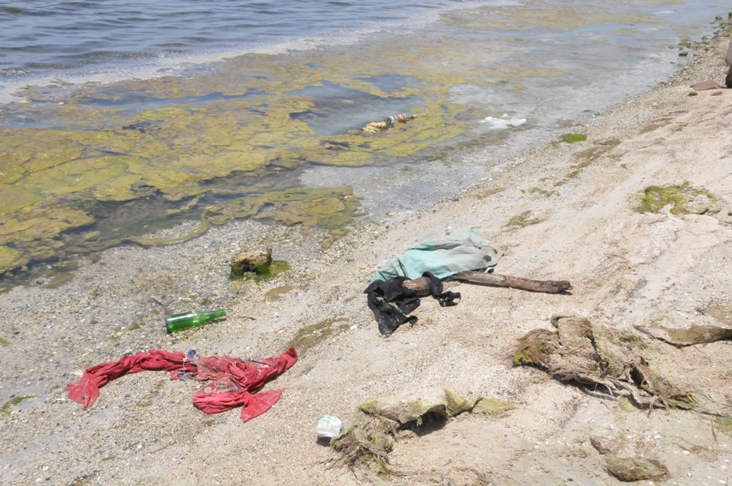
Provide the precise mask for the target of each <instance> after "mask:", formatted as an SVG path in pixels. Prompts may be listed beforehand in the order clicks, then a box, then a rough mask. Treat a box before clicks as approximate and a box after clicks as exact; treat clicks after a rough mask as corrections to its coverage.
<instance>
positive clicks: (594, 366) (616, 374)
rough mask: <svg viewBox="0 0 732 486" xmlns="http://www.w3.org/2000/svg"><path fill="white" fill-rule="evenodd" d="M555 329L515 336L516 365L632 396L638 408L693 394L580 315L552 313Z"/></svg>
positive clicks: (683, 400)
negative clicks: (516, 342) (676, 384)
mask: <svg viewBox="0 0 732 486" xmlns="http://www.w3.org/2000/svg"><path fill="white" fill-rule="evenodd" d="M551 322H552V325H553V326H554V327H555V328H556V329H557V331H556V332H553V331H548V330H543V329H540V330H534V331H531V332H529V333H528V334H527V335H525V336H524V337H523V338H521V339H520V340H519V343H518V346H517V348H516V352H515V354H514V364H515V365H534V366H537V367H539V368H541V369H544V370H546V371H547V372H548V373H550V374H551V375H552V376H554V377H555V378H558V379H560V380H562V381H571V382H576V383H580V384H583V385H588V386H592V387H593V388H594V389H604V390H606V391H607V393H609V394H610V395H611V396H613V397H618V396H625V397H629V398H632V399H633V400H634V401H635V403H636V404H637V405H638V406H640V407H659V408H668V407H676V408H691V404H692V403H693V397H692V396H691V394H690V393H688V392H684V391H682V390H680V389H678V388H677V387H676V386H674V385H672V384H671V383H670V382H669V381H668V380H666V379H665V378H663V377H662V376H659V375H658V374H656V373H654V372H653V371H652V370H651V369H650V367H649V366H648V362H647V361H646V360H645V359H644V358H643V356H641V355H640V354H638V353H637V352H636V351H634V350H633V349H631V348H630V347H629V346H628V345H627V344H626V343H625V342H624V341H623V340H622V339H621V338H619V337H617V336H615V335H613V334H612V333H610V331H608V330H606V329H603V328H601V327H599V326H595V325H593V324H592V323H590V321H588V320H587V319H585V318H584V317H579V316H565V315H555V316H553V317H552V320H551Z"/></svg>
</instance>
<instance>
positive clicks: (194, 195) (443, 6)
mask: <svg viewBox="0 0 732 486" xmlns="http://www.w3.org/2000/svg"><path fill="white" fill-rule="evenodd" d="M214 3H215V2H214ZM24 5H26V7H23V8H25V10H23V8H21V10H22V12H20V13H18V12H15V13H13V12H10V13H9V11H8V10H7V9H6V11H5V13H4V14H3V15H5V16H6V19H5V21H7V16H11V17H12V18H13V19H14V20H13V21H14V22H17V27H18V28H17V29H15V28H14V29H13V34H12V35H15V36H16V37H13V39H15V40H13V42H19V43H22V42H21V40H22V39H23V38H26V39H27V42H28V45H31V44H33V45H36V46H45V47H43V48H41V47H38V48H37V49H36V48H34V49H35V50H34V49H31V50H29V51H26V53H25V54H24V55H23V56H16V57H13V56H15V54H13V53H14V52H16V51H17V50H12V49H11V50H9V51H8V50H6V51H3V52H2V53H3V55H4V57H2V58H0V59H1V60H2V62H3V63H4V64H3V66H5V69H6V71H5V72H4V74H2V75H1V76H3V78H2V80H3V82H6V87H7V86H9V84H8V83H7V80H8V79H11V78H12V79H15V81H17V79H16V78H17V76H20V77H21V78H22V80H23V82H29V83H31V84H29V85H28V86H27V87H26V88H23V89H20V90H16V91H15V96H14V97H13V98H12V99H15V100H16V101H15V102H12V103H9V104H5V105H3V106H1V107H0V110H2V112H1V113H0V132H1V133H0V135H1V136H0V156H2V157H1V158H0V160H2V162H1V163H2V164H3V166H2V173H0V269H1V270H2V271H3V272H6V271H9V272H11V274H10V275H11V276H10V277H8V278H10V279H17V278H19V277H21V276H22V275H23V274H24V272H22V271H19V269H20V268H21V267H23V266H26V267H27V266H32V265H33V264H34V263H36V262H43V261H51V262H53V261H58V260H61V261H63V260H64V259H66V258H69V257H70V256H71V255H74V254H79V253H87V252H90V251H98V250H101V249H104V248H107V247H109V246H114V245H117V244H123V243H135V244H143V245H147V244H160V243H164V242H163V241H161V240H157V239H154V238H151V237H150V236H149V235H150V234H151V233H154V232H155V231H156V230H158V229H161V228H166V227H170V226H173V225H176V224H179V223H180V222H181V221H190V220H199V219H200V220H201V221H202V222H201V226H200V229H201V230H204V229H205V225H207V224H209V223H210V224H222V223H224V222H226V221H228V220H231V219H233V218H243V217H254V218H260V219H264V220H272V221H278V222H282V223H285V224H299V225H303V226H305V227H311V226H323V227H326V228H338V227H342V226H344V225H348V224H349V223H350V222H351V221H352V220H353V218H354V217H356V216H357V215H358V214H366V215H368V216H369V217H371V218H373V219H382V218H384V217H385V214H386V213H387V212H388V213H389V214H391V215H392V216H391V217H393V218H395V219H399V218H403V217H406V216H407V215H409V214H412V213H413V212H415V211H417V210H419V209H421V208H424V207H427V206H429V205H431V204H433V203H434V202H436V201H437V200H438V199H439V198H441V197H444V196H447V195H451V194H454V193H457V192H459V190H460V188H461V187H462V186H463V185H464V184H468V183H471V182H474V181H476V180H479V179H481V178H484V177H487V176H488V175H489V174H490V170H492V168H495V167H496V166H500V164H501V163H502V162H504V161H505V160H506V159H507V158H508V157H510V156H511V155H515V154H516V153H518V152H519V151H521V150H524V149H526V148H528V147H531V146H533V145H536V144H538V143H542V142H546V141H549V140H552V139H553V138H556V137H557V136H558V135H560V134H561V133H564V132H566V131H567V130H568V127H571V126H574V125H577V124H581V123H586V122H591V121H592V120H593V119H595V118H596V117H598V116H601V112H602V111H603V110H604V109H606V108H607V107H608V106H610V105H612V104H614V103H617V102H619V101H621V100H623V99H625V98H627V97H628V96H631V95H633V94H637V93H639V92H641V91H643V90H645V89H648V88H649V87H650V86H652V85H654V84H656V83H658V82H659V81H661V80H663V79H664V78H666V77H668V76H669V75H671V74H672V73H673V72H675V71H676V70H678V69H679V66H680V63H682V62H684V61H685V59H688V58H683V57H682V58H680V57H679V52H680V51H686V50H687V47H686V43H687V40H688V39H689V38H692V39H694V40H697V41H702V42H703V40H702V38H701V36H702V35H704V34H711V32H712V31H713V30H714V29H715V22H714V19H715V16H717V15H722V16H724V17H725V18H726V13H725V12H724V11H723V10H722V8H721V7H720V6H718V5H717V4H715V3H713V2H709V1H694V2H686V3H683V4H682V3H665V2H656V1H650V2H643V1H636V2H632V1H631V2H622V3H616V4H613V5H608V4H607V3H602V2H596V3H579V2H540V1H533V2H527V3H526V4H523V5H519V4H508V3H502V4H498V3H495V2H492V3H489V4H488V3H487V2H474V3H470V4H468V3H458V2H427V3H422V4H420V6H417V5H412V6H405V7H399V8H395V7H389V8H386V7H385V5H386V3H385V2H375V3H371V4H370V5H368V6H365V5H361V4H351V3H347V2H338V3H330V2H310V3H306V2H289V3H287V5H286V6H284V7H283V6H276V7H272V6H271V5H270V4H269V3H266V2H260V3H257V4H254V3H251V2H226V5H227V7H226V8H225V9H222V10H217V9H216V8H215V7H217V5H215V4H212V3H211V2H209V3H208V4H207V6H206V7H205V8H206V9H209V10H212V11H213V13H212V14H211V15H210V17H211V18H210V19H209V18H208V17H209V16H208V15H206V16H202V17H201V18H200V19H199V22H198V23H200V24H201V25H200V26H199V25H198V23H197V24H195V28H194V27H193V26H191V27H189V26H187V27H185V28H176V27H175V24H172V23H171V22H170V19H169V18H170V15H169V13H170V10H169V8H172V7H171V5H172V4H171V3H170V2H160V3H159V4H156V5H155V6H154V7H153V8H150V9H147V10H145V12H144V15H145V16H146V17H145V18H147V19H148V20H146V21H145V22H139V25H138V22H135V21H133V20H130V19H133V18H135V17H134V15H133V14H132V13H130V12H133V11H134V10H135V8H137V7H135V5H136V4H135V3H134V2H133V3H132V4H129V3H128V4H127V6H126V7H124V8H126V9H128V10H129V11H128V10H125V12H126V13H123V14H120V13H119V11H115V10H105V11H100V10H99V8H98V4H95V3H83V4H76V3H74V4H72V3H61V4H58V5H59V7H58V9H59V11H58V12H56V13H53V14H49V15H45V16H40V17H38V19H40V20H38V22H39V24H38V27H39V28H38V29H33V30H32V32H33V33H32V34H30V33H28V32H30V30H29V29H30V26H32V25H34V24H33V22H34V21H32V20H30V19H31V18H32V17H31V14H30V13H29V12H30V11H31V10H33V9H36V10H35V11H36V12H37V11H40V10H42V9H46V10H48V9H51V10H53V8H55V7H53V5H54V4H52V3H51V2H42V1H38V2H30V3H27V4H26V3H24ZM130 5H131V6H130ZM200 5H201V4H200V3H198V2H195V3H193V2H191V3H190V5H189V4H188V3H185V2H184V3H182V4H180V5H179V7H178V8H179V9H180V10H181V12H182V13H181V16H180V17H181V18H185V17H186V16H189V17H190V18H194V17H196V15H197V14H200V12H199V11H198V10H197V9H198V8H201V7H200ZM75 6H76V7H78V9H80V10H79V12H80V13H79V14H78V15H72V12H73V8H75ZM244 6H246V8H249V9H253V10H252V11H254V10H256V12H255V13H254V14H251V16H250V15H249V14H247V16H244V15H241V16H237V15H238V14H236V13H235V12H237V11H238V10H236V9H237V8H244ZM187 7H190V9H189V10H186V8H187ZM456 7H459V8H456ZM39 9H40V10H39ZM166 9H167V10H166ZM319 9H321V10H319ZM322 9H326V10H327V12H329V13H328V15H324V14H323V10H322ZM46 10H43V11H46ZM138 10H139V11H140V12H141V11H142V10H141V7H140V9H138ZM420 10H423V11H424V12H426V13H424V12H423V13H420ZM115 12H116V13H115ZM128 14H129V15H130V16H129V18H128V17H125V15H128ZM331 14H332V15H331ZM135 15H143V14H141V13H139V12H138V14H135ZM259 16H262V18H265V17H266V18H267V19H269V20H267V21H265V20H261V21H257V22H254V23H255V24H256V25H255V26H252V27H251V30H247V29H249V28H248V27H247V29H244V30H246V32H247V35H243V34H242V35H241V36H239V40H240V41H241V42H240V43H239V44H236V45H233V44H231V43H230V41H231V39H230V38H229V36H232V35H233V34H231V29H229V28H224V27H222V25H238V24H237V22H242V21H241V20H237V19H241V18H245V17H246V18H248V19H255V20H256V19H259V18H260V17H259ZM117 17H120V18H121V19H122V20H120V21H119V22H118V23H114V22H113V21H112V20H110V19H115V18H117ZM204 17H205V18H204ZM33 18H35V17H33ZM315 18H317V20H312V19H315ZM407 18H409V20H408V21H406V20H405V19H407ZM51 19H56V20H55V21H56V24H55V25H56V28H50V27H49V25H51V24H49V22H53V21H52V20H51ZM125 19H127V20H125ZM308 19H310V20H308ZM311 20H312V21H311ZM176 22H177V21H176ZM227 22H228V23H227ZM267 22H272V23H277V22H280V24H281V25H282V26H284V27H283V28H281V29H279V31H278V33H277V34H272V35H271V36H270V37H271V38H270V39H269V40H268V41H267V42H266V44H267V49H265V50H253V48H254V47H256V46H260V47H261V46H262V45H263V44H262V42H263V41H262V36H265V34H264V33H261V31H262V29H263V28H264V27H266V25H267ZM298 22H301V23H304V24H307V25H308V28H309V29H310V30H309V31H305V32H302V31H298V29H297V28H296V25H297V23H298ZM87 24H88V28H87V27H85V26H86V25H87ZM343 25H347V26H348V27H349V29H348V32H350V34H349V35H348V36H346V35H343V32H344V31H343V29H342V27H343ZM718 25H719V22H717V24H716V26H717V27H718ZM105 26H106V28H108V30H109V35H106V34H105V36H101V37H100V36H96V37H97V40H96V41H95V42H96V44H95V43H94V42H91V40H90V39H92V38H94V37H95V32H98V31H99V30H102V31H104V29H105ZM199 27H200V29H204V30H206V29H208V30H207V31H209V32H211V33H212V34H211V35H210V36H208V37H207V36H205V35H197V34H195V32H196V29H198V28H199ZM24 29H25V30H24ZM95 29H96V30H95ZM126 29H127V30H126ZM359 29H360V30H359ZM265 30H266V29H265ZM25 31H28V32H26V33H25V34H23V32H25ZM3 32H4V33H3V34H0V35H6V36H7V35H11V34H8V33H7V31H3ZM69 32H71V33H72V34H69ZM156 32H161V36H159V37H156V36H155V35H154V34H155V33H156ZM257 32H259V34H257ZM298 32H299V33H300V39H301V40H299V41H295V42H294V43H293V38H294V37H293V36H295V35H296V34H297V33H298ZM194 34H195V35H194ZM214 34H216V35H214ZM310 34H312V35H313V36H315V37H313V39H310V40H307V41H306V40H304V39H303V37H302V36H303V35H310ZM316 34H320V35H319V36H316ZM351 34H353V35H351ZM44 36H45V37H44ZM54 36H56V37H54ZM124 36H129V38H131V39H132V38H134V39H135V42H134V44H135V46H136V50H135V52H136V53H137V54H136V55H135V56H137V57H135V56H129V57H124V56H122V57H120V56H118V55H117V54H115V52H117V51H114V49H117V50H118V51H119V52H131V51H130V49H131V45H132V44H126V43H125V41H124V39H122V40H120V41H119V42H117V41H116V40H115V39H119V38H120V37H124ZM176 36H178V37H180V39H183V38H185V39H188V41H186V42H188V44H186V47H185V49H182V51H181V52H180V53H176V56H178V57H177V58H176V59H177V61H176V62H177V63H178V64H176V66H175V67H174V68H173V67H171V68H170V69H171V70H169V71H168V70H166V71H163V72H162V73H161V72H159V69H161V67H163V66H164V65H165V66H168V67H169V66H170V65H167V64H165V62H167V61H165V62H163V61H161V59H162V58H161V57H160V56H159V54H160V53H166V52H167V51H166V50H165V49H166V47H165V46H164V44H165V45H167V44H174V43H175V42H179V41H175V40H174V39H175V38H176ZM258 36H259V37H258ZM180 39H179V40H180ZM227 39H228V40H227ZM242 39H243V40H242ZM326 41H327V42H326ZM227 42H229V43H230V44H227ZM64 43H66V44H64ZM0 45H2V43H0ZM6 45H9V46H13V45H14V44H12V42H10V43H8V44H6ZM161 46H162V47H161ZM221 46H224V47H225V48H227V49H229V48H231V49H230V51H228V52H245V54H243V55H240V56H237V57H233V58H231V59H228V60H224V61H221V60H218V58H217V56H216V55H214V53H213V51H214V50H216V49H219V48H220V47H221ZM232 46H233V47H232ZM16 47H17V45H16ZM112 47H114V49H112ZM293 47H297V49H293ZM93 49H97V51H94V50H93ZM110 49H111V50H110ZM20 51H22V49H21V50H20ZM20 51H17V52H20ZM113 51H114V52H113ZM92 52H99V53H106V54H100V55H98V56H96V55H92V56H89V55H88V54H89V53H92ZM85 53H86V54H85ZM146 53H147V54H150V53H152V54H154V55H152V54H151V58H154V62H152V63H148V61H147V60H144V61H140V62H137V61H136V59H139V58H145V56H146V55H147V54H146ZM156 53H157V54H156ZM138 54H139V55H138ZM64 56H66V57H68V58H69V59H71V61H69V62H70V64H69V65H68V66H56V67H54V62H56V61H53V59H55V58H57V57H58V58H60V57H64ZM84 56H86V58H88V59H90V60H89V61H88V62H86V61H83V59H84V58H85V57H84ZM156 56H157V57H156ZM166 56H167V54H166ZM186 56H189V57H188V58H186ZM190 56H194V57H195V56H198V57H196V59H198V60H201V59H207V60H208V61H209V62H207V63H199V64H197V65H193V64H190V63H189V64H185V62H183V61H184V60H185V59H190ZM13 59H15V60H13ZM20 59H25V61H24V62H26V64H28V62H31V61H28V60H29V59H32V60H33V61H32V62H31V64H32V63H33V62H35V63H36V64H37V67H33V66H30V67H29V66H28V65H26V64H23V65H20V64H18V63H19V62H20V61H19V60H20ZM145 59H147V58H145ZM36 61H38V62H36ZM179 61H180V62H179ZM14 63H15V64H14ZM44 63H45V64H44ZM161 63H162V64H161ZM90 66H91V67H90ZM150 66H154V67H155V70H154V71H156V72H155V76H152V77H151V76H146V75H145V74H146V73H147V74H150V71H149V70H148V71H146V69H147V68H148V67H150ZM168 67H163V69H168ZM84 70H86V71H84ZM17 71H23V74H18V73H17ZM93 71H95V72H97V74H99V73H102V74H104V73H107V74H108V73H112V76H111V78H115V79H118V81H115V82H109V83H90V82H84V83H79V82H77V81H81V80H88V79H92V78H93V77H94V76H95V75H96V74H94V72H93ZM42 72H49V73H52V77H54V79H55V81H54V82H52V83H50V84H47V83H45V82H44V81H43V80H44V78H43V76H44V75H42V74H41V73H42ZM104 76H106V74H104ZM111 78H110V79H111ZM13 82H14V81H13ZM10 85H12V83H10ZM16 88H17V86H16ZM6 94H7V93H6ZM19 101H23V102H22V103H21V102H19ZM399 112H406V113H413V114H416V115H417V118H416V119H415V120H412V121H410V122H408V123H406V124H398V125H397V126H395V127H393V128H390V129H389V130H387V131H385V132H382V133H377V134H365V133H364V132H362V131H361V130H360V129H361V127H363V126H364V125H366V124H367V123H368V122H370V121H379V120H382V119H384V117H385V116H387V115H391V114H395V113H399ZM486 117H492V118H502V117H506V118H521V119H526V120H527V121H526V123H525V124H522V125H520V126H517V127H511V126H509V127H507V128H506V129H502V130H497V129H494V128H492V124H490V123H481V122H482V121H484V119H485V118H486ZM359 212H360V213H359ZM195 234H197V233H196V232H194V233H193V235H195ZM0 287H2V285H0Z"/></svg>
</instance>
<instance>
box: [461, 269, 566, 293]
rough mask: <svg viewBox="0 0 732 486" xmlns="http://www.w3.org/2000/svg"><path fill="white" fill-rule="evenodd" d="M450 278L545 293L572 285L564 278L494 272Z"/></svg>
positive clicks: (564, 289) (554, 291)
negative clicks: (516, 275)
mask: <svg viewBox="0 0 732 486" xmlns="http://www.w3.org/2000/svg"><path fill="white" fill-rule="evenodd" d="M452 279H453V280H459V281H460V282H470V283H475V284H480V285H488V286H490V287H511V288H514V289H521V290H529V291H531V292H544V293H547V294H558V293H560V292H566V291H567V290H572V285H571V284H570V283H569V282H568V281H566V280H531V279H528V278H521V277H511V276H509V275H498V274H496V273H483V272H473V271H467V272H460V273H457V274H455V275H453V276H452Z"/></svg>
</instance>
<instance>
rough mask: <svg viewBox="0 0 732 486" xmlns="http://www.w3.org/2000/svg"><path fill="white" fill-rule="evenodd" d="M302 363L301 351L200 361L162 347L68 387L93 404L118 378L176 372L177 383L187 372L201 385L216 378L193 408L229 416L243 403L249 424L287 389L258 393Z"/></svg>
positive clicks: (102, 367) (90, 372) (103, 367)
mask: <svg viewBox="0 0 732 486" xmlns="http://www.w3.org/2000/svg"><path fill="white" fill-rule="evenodd" d="M296 362H297V352H296V351H295V348H290V349H288V350H287V351H285V352H284V353H282V354H281V355H279V356H275V357H273V358H262V359H257V360H247V361H244V360H242V359H240V358H232V357H231V356H208V357H206V356H201V357H199V358H198V363H197V364H196V363H194V362H193V361H191V360H188V359H186V355H185V354H184V353H170V352H168V351H162V350H159V349H151V350H150V351H149V352H139V353H137V354H135V355H134V356H125V357H124V358H122V359H121V360H119V361H112V362H109V363H102V364H99V365H96V366H92V367H91V368H88V369H87V370H86V371H84V376H83V377H82V378H81V380H79V381H77V382H74V383H71V384H69V385H67V386H66V391H68V392H69V398H70V399H72V400H74V401H75V402H79V403H81V404H82V405H84V410H86V409H88V408H89V407H91V406H92V404H93V403H94V401H96V399H97V398H98V397H99V389H100V388H101V387H103V386H104V385H106V384H107V383H109V382H110V381H112V380H115V379H117V378H119V377H120V376H124V375H126V374H128V373H138V372H140V371H162V370H165V371H170V372H171V373H170V379H171V380H177V379H178V375H177V373H178V372H181V371H182V372H186V373H188V374H190V375H191V376H193V377H195V378H197V379H198V380H199V381H209V380H214V381H213V382H212V383H208V384H207V385H206V386H204V387H203V388H202V389H201V390H199V391H197V392H196V393H195V394H194V395H193V404H194V405H195V406H196V407H198V408H199V409H201V410H202V411H203V412H204V413H208V414H212V413H219V412H225V411H227V410H231V409H232V408H236V407H238V406H240V405H243V407H242V410H241V419H242V420H243V421H244V422H247V421H249V420H251V419H253V418H255V417H258V416H259V415H261V414H263V413H264V412H266V411H267V410H269V409H270V408H271V407H272V406H273V405H274V404H275V403H277V401H278V400H279V399H280V396H281V395H282V392H283V391H284V390H272V391H268V392H265V393H259V394H256V395H254V393H255V392H256V391H257V390H259V389H260V388H262V386H264V384H265V383H266V382H267V381H269V380H270V379H272V378H276V377H277V376H279V375H281V374H282V373H284V372H285V371H287V370H289V369H290V368H291V367H292V365H294V364H295V363H296Z"/></svg>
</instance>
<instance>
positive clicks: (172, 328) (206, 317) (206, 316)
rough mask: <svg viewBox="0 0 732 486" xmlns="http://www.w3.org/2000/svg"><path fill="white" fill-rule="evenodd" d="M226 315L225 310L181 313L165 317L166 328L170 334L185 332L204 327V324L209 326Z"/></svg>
mask: <svg viewBox="0 0 732 486" xmlns="http://www.w3.org/2000/svg"><path fill="white" fill-rule="evenodd" d="M225 315H226V311H225V310H224V309H219V310H213V311H190V312H181V313H180V314H173V315H170V316H165V328H166V329H167V330H168V332H169V333H171V332H178V331H183V330H185V329H191V328H193V327H199V326H203V325H204V324H208V323H209V322H211V321H212V320H214V319H218V318H219V317H224V316H225Z"/></svg>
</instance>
